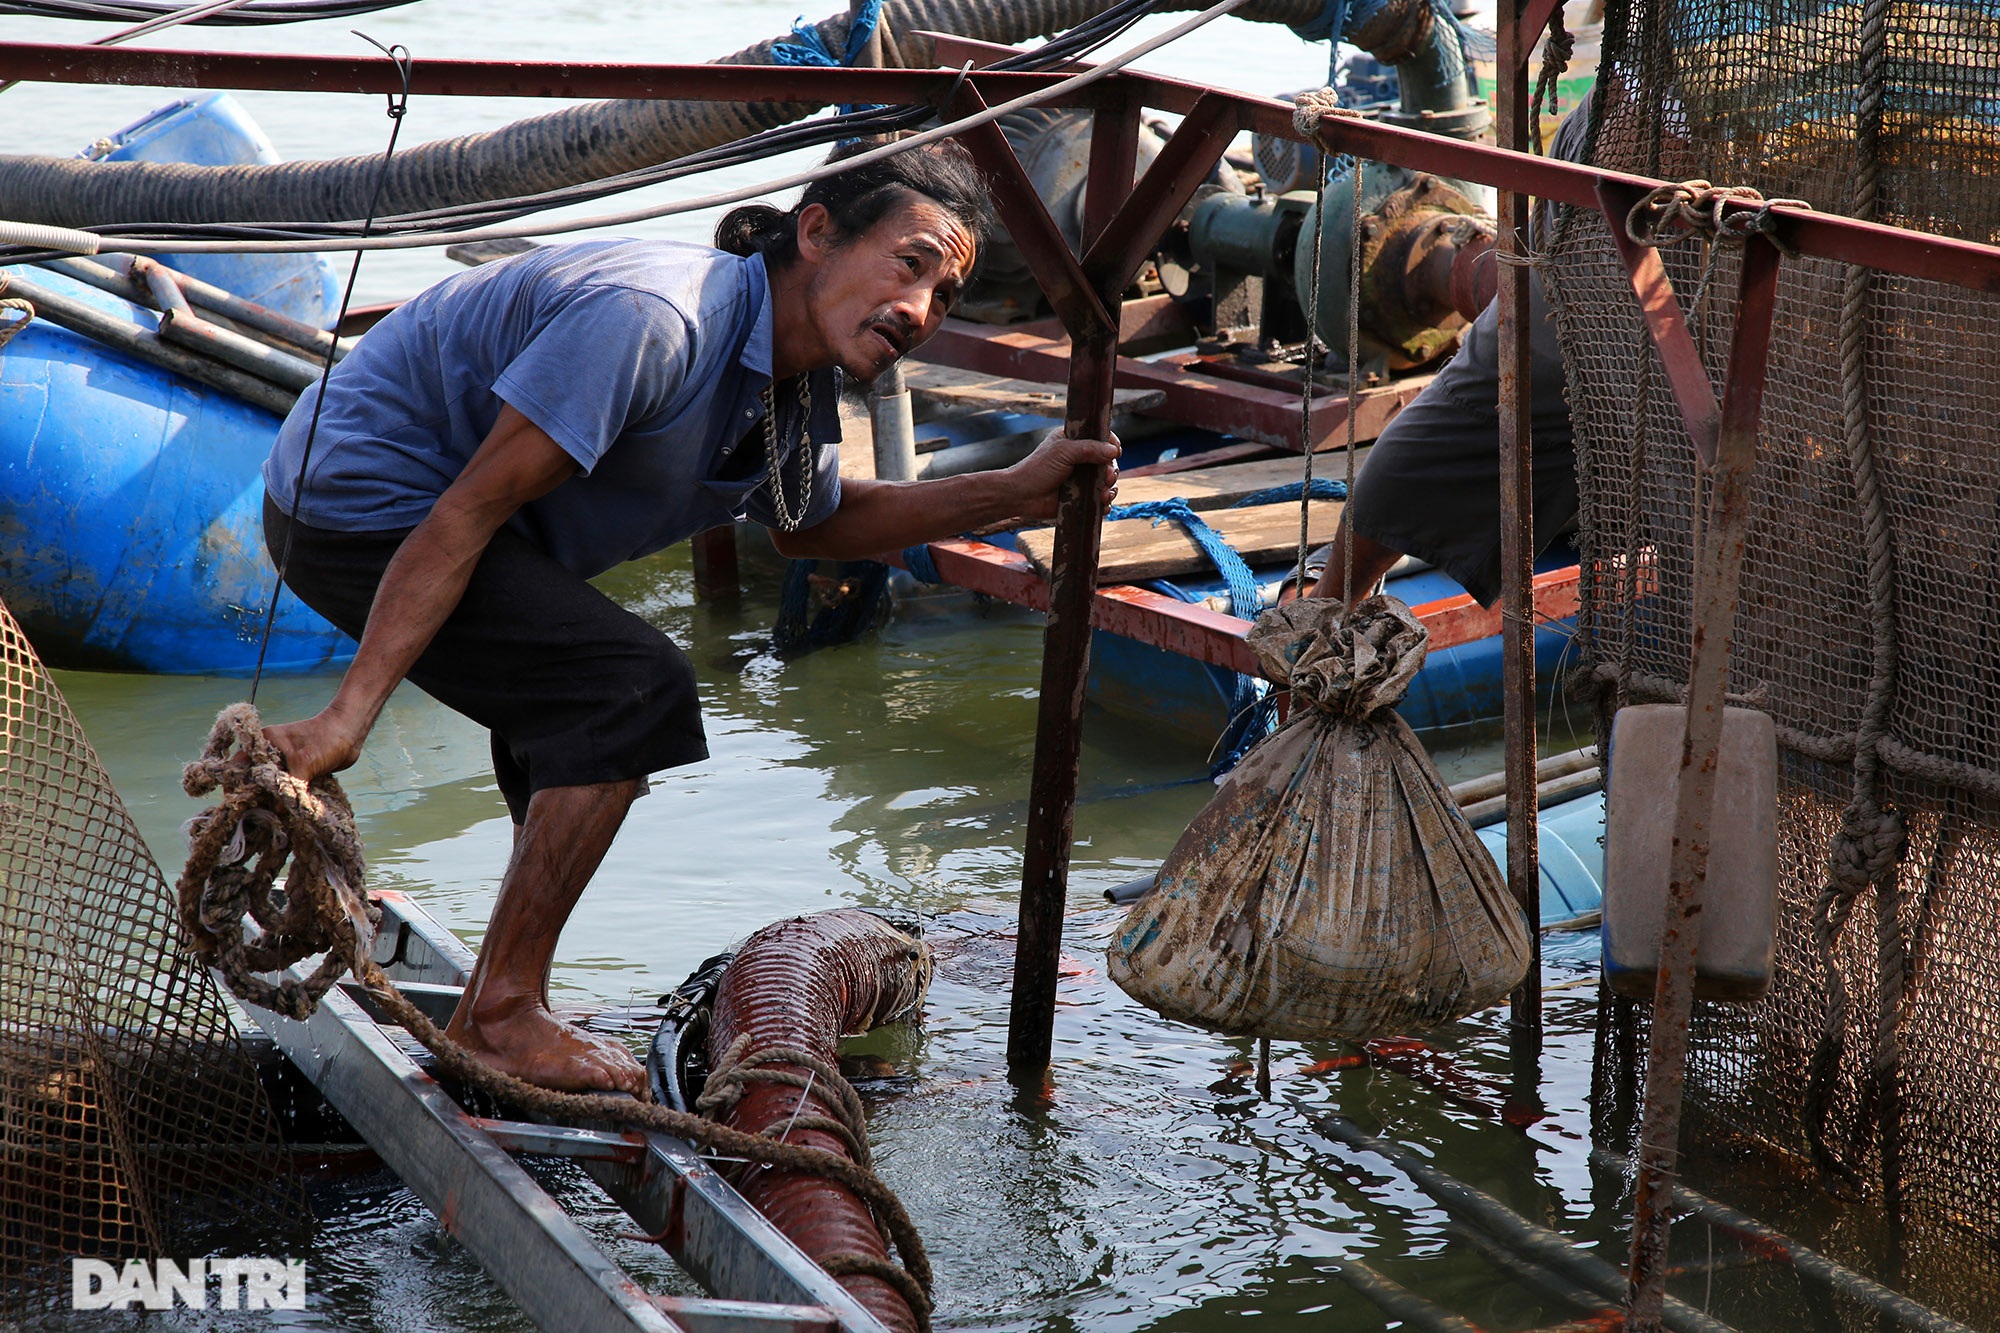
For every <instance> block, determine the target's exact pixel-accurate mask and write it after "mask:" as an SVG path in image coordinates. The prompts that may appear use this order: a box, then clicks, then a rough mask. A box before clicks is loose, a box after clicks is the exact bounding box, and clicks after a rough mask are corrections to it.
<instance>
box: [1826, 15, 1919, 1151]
mask: <svg viewBox="0 0 2000 1333" xmlns="http://www.w3.org/2000/svg"><path fill="white" fill-rule="evenodd" d="M1887 18H1888V3H1887V0H1868V3H1867V4H1866V5H1865V7H1864V8H1863V10H1862V19H1861V52H1862V77H1861V100H1860V102H1859V104H1858V105H1857V107H1856V112H1855V130H1856V142H1855V156H1856V159H1857V160H1856V169H1855V179H1854V194H1853V204H1852V208H1851V212H1852V214H1853V216H1854V217H1857V218H1860V219H1862V220H1864V221H1868V220H1872V219H1873V218H1874V217H1875V216H1876V214H1877V213H1878V212H1879V211H1880V205H1881V161H1880V154H1879V152H1878V147H1879V143H1880V139H1881V134H1882V102H1883V89H1884V85H1885V81H1886V80H1885V62H1886V58H1887ZM1873 284H1874V273H1873V270H1871V269H1869V268H1867V267H1866V266H1864V265H1860V264H1850V265H1848V266H1847V271H1846V281H1845V283H1844V286H1843V290H1842V299H1841V307H1840V388H1841V400H1840V409H1841V427H1842V435H1843V440H1844V443H1845V445H1846V448H1847V459H1848V467H1849V471H1850V473H1851V474H1852V476H1853V480H1854V494H1855V502H1856V503H1857V504H1858V505H1859V507H1860V509H1861V515H1862V524H1863V542H1864V547H1865V550H1866V553H1867V577H1868V622H1869V625H1868V628H1869V635H1870V639H1871V654H1870V672H1869V680H1868V693H1867V697H1866V699H1865V701H1864V702H1863V705H1862V710H1861V719H1860V722H1859V724H1858V725H1857V726H1856V728H1855V733H1854V786H1853V797H1852V800H1851V801H1850V803H1849V805H1848V807H1847V809H1846V810H1845V811H1843V812H1842V814H1841V819H1840V829H1839V831H1838V832H1837V833H1835V834H1834V837H1833V843H1832V845H1831V846H1830V847H1829V848H1828V857H1827V882H1826V885H1825V887H1824V888H1823V889H1822V890H1821V891H1820V894H1819V896H1818V899H1817V900H1816V901H1815V903H1814V910H1813V927H1814V935H1815V938H1816V941H1817V943H1818V946H1819V955H1820V964H1821V967H1822V970H1823V972H1824V974H1825V978H1826V986H1827V1006H1826V1019H1825V1024H1824V1026H1823V1028H1822V1030H1821V1033H1820V1039H1819V1042H1818V1045H1817V1047H1816V1049H1815V1050H1814V1052H1813V1059H1812V1065H1811V1074H1810V1077H1809V1080H1808V1087H1807V1098H1806V1133H1807V1138H1808V1140H1809V1142H1810V1143H1811V1144H1812V1148H1813V1154H1814V1156H1815V1158H1817V1159H1818V1160H1819V1162H1820V1164H1821V1165H1822V1167H1831V1168H1832V1169H1833V1170H1834V1172H1835V1174H1836V1175H1837V1176H1839V1177H1840V1178H1842V1179H1843V1180H1848V1181H1849V1182H1850V1183H1854V1182H1853V1176H1854V1173H1853V1171H1852V1170H1851V1168H1848V1167H1847V1166H1846V1165H1845V1164H1844V1163H1841V1162H1839V1161H1838V1160H1837V1155H1836V1154H1835V1152H1834V1150H1833V1148H1832V1146H1831V1145H1830V1144H1829V1143H1828V1142H1827V1139H1826V1127H1827V1120H1828V1118H1829V1114H1830V1112H1831V1109H1832V1104H1833V1090H1834V1088H1835V1086H1836V1085H1837V1082H1838V1079H1839V1066H1840V1061H1841V1057H1842V1054H1843V1052H1844V1049H1845V1045H1846V1027H1847V988H1846V985H1845V982H1844V980H1843V978H1842V977H1841V974H1840V966H1839V959H1838V956H1837V954H1838V949H1839V945H1840V937H1841V933H1842V931H1843V928H1844V927H1845V925H1846V923H1847V920H1848V918H1849V917H1850V916H1851V915H1852V911H1853V902H1854V900H1855V899H1856V898H1857V897H1858V896H1859V895H1860V894H1861V893H1862V891H1864V890H1866V889H1868V888H1870V887H1871V886H1872V887H1873V888H1874V890H1875V912H1876V985H1877V995H1878V1006H1877V1012H1876V1024H1875V1052H1874V1057H1873V1060H1872V1061H1871V1065H1872V1073H1873V1077H1872V1079H1871V1080H1870V1082H1871V1095H1873V1096H1875V1097H1877V1098H1878V1099H1880V1101H1881V1102H1882V1104H1881V1105H1879V1106H1878V1107H1877V1108H1876V1109H1877V1110H1878V1111H1880V1112H1884V1113H1886V1117H1887V1118H1886V1119H1885V1122H1884V1128H1885V1130H1887V1131H1888V1140H1890V1141H1893V1138H1894V1126H1893V1124H1892V1123H1890V1122H1892V1121H1893V1120H1894V1118H1895V1114H1896V1102H1897V1097H1898V1090H1897V1088H1896V1083H1897V1080H1898V1071H1899V1069H1900V1067H1901V1063H1902V1038H1901V1027H1902V1019H1903V1012H1904V1008H1905V999H1906V996H1905V991H1906V982H1907V978H1908V973H1909V958H1908V952H1907V948H1906V945H1905V941H1904V938H1903V933H1902V928H1901V924H1900V921H1899V920H1898V916H1899V912H1900V907H1901V899H1902V895H1901V891H1900V885H1901V867H1902V860H1903V850H1904V846H1905V841H1906V839H1905V834H1904V828H1903V821H1902V818H1901V816H1900V815H1899V814H1898V813H1897V812H1896V811H1894V810H1892V809H1888V808H1886V807H1885V806H1884V804H1883V801H1882V792H1881V776H1882V758H1881V744H1882V741H1883V739H1884V737H1885V736H1886V735H1887V733H1888V724H1889V714H1890V710H1891V709H1892V708H1893V707H1894V706H1895V702H1896V669H1897V662H1898V659H1899V655H1900V654H1899V644H1898V641H1897V630H1896V556H1895V544H1894V533H1893V530H1892V528H1891V526H1890V519H1889V512H1888V502H1887V500H1886V499H1885V498H1884V496H1883V494H1882V484H1881V477H1880V474H1879V472H1878V469H1877V466H1876V458H1875V446H1874V431H1873V429H1872V426H1871V421H1870V403H1869V385H1868V322H1869V295H1870V290H1871V288H1872V287H1873ZM1867 1118H1868V1117H1860V1119H1861V1120H1862V1121H1865V1120H1866V1119H1867ZM1893 1157H1894V1153H1893V1151H1892V1152H1890V1153H1888V1154H1886V1155H1885V1159H1884V1162H1883V1174H1884V1180H1885V1181H1887V1182H1889V1188H1890V1189H1891V1190H1893V1189H1894V1188H1895V1184H1894V1177H1895V1167H1896V1163H1895V1161H1894V1160H1893Z"/></svg>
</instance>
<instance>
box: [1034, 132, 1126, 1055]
mask: <svg viewBox="0 0 2000 1333" xmlns="http://www.w3.org/2000/svg"><path fill="white" fill-rule="evenodd" d="M1138 110H1139V108H1138V106H1137V105H1136V103H1127V104H1126V105H1124V106H1120V107H1116V108H1113V109H1110V110H1107V111H1099V112H1097V113H1096V115H1095V116H1094V117H1093V119H1092V122H1091V136H1090V172H1089V177H1088V185H1087V187H1086V194H1085V204H1084V236H1083V240H1084V248H1086V249H1088V247H1089V245H1090V242H1091V241H1093V240H1095V239H1096V238H1097V236H1098V234H1099V233H1100V232H1102V231H1103V230H1104V228H1105V226H1106V225H1107V224H1108V223H1109V222H1110V220H1111V218H1112V216H1113V215H1114V213H1115V212H1116V210H1117V206H1118V204H1119V203H1120V202H1121V201H1122V200H1123V199H1124V198H1125V196H1126V195H1127V194H1129V193H1130V192H1131V189H1132V173H1133V168H1134V164H1135V162H1136V161H1137V155H1138V127H1139V116H1138ZM1116 282H1117V289H1114V290H1110V291H1100V292H1099V293H1098V295H1099V296H1100V298H1101V299H1102V300H1103V301H1104V303H1105V305H1106V306H1108V307H1109V308H1110V310H1111V311H1113V312H1115V311H1116V310H1117V302H1118V296H1119V291H1120V290H1122V289H1123V287H1124V284H1125V275H1123V274H1120V275H1118V276H1117V278H1116ZM1066 322H1067V321H1066ZM1069 332H1070V339H1071V347H1072V350H1071V354H1070V372H1069V407H1068V410H1067V411H1066V412H1065V414H1064V424H1065V428H1066V429H1067V430H1068V431H1069V433H1070V434H1071V435H1073V436H1081V437H1086V438H1090V439H1098V440H1102V439H1109V438H1110V435H1111V387H1112V385H1111V380H1112V374H1113V372H1114V370H1115V369H1116V367H1117V361H1118V330H1117V323H1116V315H1115V313H1114V315H1113V318H1112V320H1111V321H1110V322H1108V323H1106V324H1103V325H1093V326H1092V327H1089V328H1087V329H1078V328H1076V327H1071V328H1070V330H1069ZM1103 481H1104V475H1103V469H1102V468H1096V467H1092V468H1079V469H1078V470H1077V471H1076V473H1075V474H1074V475H1073V476H1072V477H1071V478H1070V479H1069V481H1068V482H1066V483H1065V484H1064V486H1063V488H1062V496H1061V501H1060V504H1059V507H1058V509H1057V512H1056V545H1055V559H1054V562H1053V565H1052V567H1051V569H1050V571H1049V623H1048V630H1047V632H1046V633H1045V635H1044V636H1043V639H1042V688H1041V697H1040V700H1039V702H1038V705H1037V711H1036V717H1035V760H1034V768H1033V771H1032V774H1031V776H1030V778H1029V784H1028V833H1027V847H1026V850H1025V853H1024V855H1023V857H1022V865H1021V924H1020V934H1019V936H1018V939H1017V942H1016V944H1015V951H1014V996H1013V1007H1012V1011H1011V1013H1010V1014H1009V1017H1008V1023H1007V1071H1008V1075H1009V1076H1010V1077H1011V1078H1013V1079H1014V1081H1015V1082H1017V1083H1023V1084H1028V1085H1034V1084H1037V1083H1039V1082H1040V1081H1042V1080H1043V1079H1045V1078H1046V1077H1047V1075H1048V1068H1049V1056H1050V1052H1051V1050H1052V1048H1053V1046H1054V1042H1055V1014H1056V970H1057V965H1058V963H1059V962H1060V959H1061V952H1062V920H1063V909H1064V907H1065V906H1066V905H1067V903H1068V900H1069V853H1070V842H1071V839H1072V837H1073V836H1074V833H1075V827H1076V783H1077V759H1078V756H1079V754H1080V752H1081V750H1082V744H1083V694H1084V683H1085V678H1086V677H1087V676H1088V675H1089V672H1090V612H1091V603H1092V601H1093V600H1094V599H1095V597H1096V595H1097V553H1098V545H1099V539H1100V538H1101V536H1102V535H1103V522H1102V518H1101V516H1100V515H1099V513H1098V509H1097V492H1098V489H1099V488H1100V487H1101V486H1102V485H1103Z"/></svg>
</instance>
